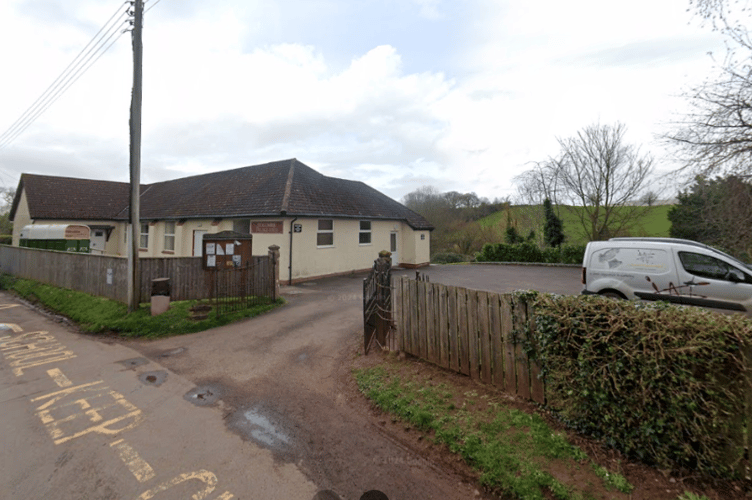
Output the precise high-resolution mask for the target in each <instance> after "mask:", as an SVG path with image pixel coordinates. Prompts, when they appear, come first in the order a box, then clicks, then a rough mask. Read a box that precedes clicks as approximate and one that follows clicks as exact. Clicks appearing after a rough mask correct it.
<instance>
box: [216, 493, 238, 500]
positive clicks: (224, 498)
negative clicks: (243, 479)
mask: <svg viewBox="0 0 752 500" xmlns="http://www.w3.org/2000/svg"><path fill="white" fill-rule="evenodd" d="M232 498H235V495H233V494H232V493H230V492H229V491H225V492H224V493H222V494H221V495H219V496H218V497H217V498H216V499H215V500H231V499H232Z"/></svg>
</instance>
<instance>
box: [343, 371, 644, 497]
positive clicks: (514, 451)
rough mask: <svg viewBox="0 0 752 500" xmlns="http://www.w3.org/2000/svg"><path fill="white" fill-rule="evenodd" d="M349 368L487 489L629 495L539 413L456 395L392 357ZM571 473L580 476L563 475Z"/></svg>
mask: <svg viewBox="0 0 752 500" xmlns="http://www.w3.org/2000/svg"><path fill="white" fill-rule="evenodd" d="M354 375H355V379H356V381H357V384H358V388H359V389H360V391H361V392H362V393H363V394H365V395H366V397H368V398H369V399H371V400H372V401H373V402H374V403H375V404H376V405H377V406H378V407H379V408H381V409H382V410H384V411H386V412H388V413H391V414H394V415H396V416H397V417H398V418H400V419H401V420H403V421H406V422H409V423H410V424H412V425H413V426H415V427H416V428H418V429H419V430H421V431H423V432H425V433H426V434H428V435H431V436H432V438H433V440H434V442H436V443H439V444H444V445H446V446H447V447H448V448H449V450H450V451H452V452H453V453H457V454H460V455H461V456H462V457H463V458H464V460H465V461H466V462H467V463H468V464H469V465H470V466H472V467H473V468H474V469H476V470H477V471H478V472H479V473H480V482H481V484H482V485H484V486H485V487H487V488H488V489H489V490H491V491H494V492H496V493H501V494H504V495H509V496H513V497H515V498H521V499H526V500H535V499H541V500H542V499H546V498H550V496H551V495H553V496H554V497H555V498H559V499H572V500H576V499H583V500H584V499H596V498H612V496H613V493H615V492H617V491H618V492H621V493H625V494H628V493H629V492H630V491H632V489H633V487H632V485H630V484H629V482H628V481H627V480H626V479H625V478H624V477H623V476H621V475H620V474H618V473H614V472H609V471H607V470H606V469H604V468H603V467H600V466H599V465H597V464H595V463H594V462H592V461H591V460H590V459H589V458H588V456H587V454H585V453H584V452H583V451H582V450H581V449H579V448H578V447H576V446H574V445H572V444H570V443H569V441H568V440H567V438H566V436H565V435H564V434H563V433H560V432H556V431H554V430H553V429H551V427H549V425H548V424H547V423H546V422H545V421H544V420H543V418H542V417H540V416H539V415H535V414H529V413H526V412H523V411H520V410H518V409H516V408H511V407H508V406H506V405H504V404H503V403H501V402H498V401H490V400H488V398H487V397H486V396H480V398H479V397H478V394H477V393H476V392H474V391H469V392H465V393H461V394H457V392H458V390H457V389H456V388H454V387H452V386H451V385H448V384H447V383H440V384H435V385H433V382H431V381H428V380H420V379H409V378H405V377H402V376H400V374H399V372H398V368H396V367H394V366H393V365H390V364H382V365H379V366H375V367H372V368H363V369H359V370H355V372H354ZM481 399H483V401H481ZM460 401H461V403H460ZM480 403H482V404H480ZM574 476H577V477H578V478H579V479H578V480H577V481H567V478H572V477H574ZM583 477H585V478H587V479H586V480H585V481H584V482H583V481H582V478H583ZM583 484H584V485H585V486H583Z"/></svg>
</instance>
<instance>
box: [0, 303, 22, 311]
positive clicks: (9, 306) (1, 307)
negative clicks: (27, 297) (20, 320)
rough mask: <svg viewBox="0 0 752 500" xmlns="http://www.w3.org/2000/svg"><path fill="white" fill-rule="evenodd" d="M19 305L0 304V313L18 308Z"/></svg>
mask: <svg viewBox="0 0 752 500" xmlns="http://www.w3.org/2000/svg"><path fill="white" fill-rule="evenodd" d="M18 306H19V304H0V311H2V310H3V309H10V308H11V307H18Z"/></svg>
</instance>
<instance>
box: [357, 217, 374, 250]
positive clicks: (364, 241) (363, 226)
mask: <svg viewBox="0 0 752 500" xmlns="http://www.w3.org/2000/svg"><path fill="white" fill-rule="evenodd" d="M358 243H359V244H361V245H370V244H371V221H370V220H362V221H360V233H358Z"/></svg>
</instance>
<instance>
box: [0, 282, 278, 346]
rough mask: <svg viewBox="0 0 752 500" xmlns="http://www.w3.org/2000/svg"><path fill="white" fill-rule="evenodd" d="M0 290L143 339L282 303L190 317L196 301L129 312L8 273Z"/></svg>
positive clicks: (81, 322)
mask: <svg viewBox="0 0 752 500" xmlns="http://www.w3.org/2000/svg"><path fill="white" fill-rule="evenodd" d="M0 289H2V290H8V291H11V292H13V293H15V294H17V295H19V296H20V297H23V298H24V299H26V300H29V301H31V302H33V303H36V304H39V305H41V306H43V307H45V308H46V309H49V310H51V311H54V312H56V313H58V314H60V315H62V316H65V317H67V318H69V319H70V320H71V321H73V322H75V323H76V324H78V326H79V327H80V328H81V330H83V331H84V332H88V333H117V334H119V335H122V336H125V337H145V338H158V337H168V336H172V335H181V334H185V333H193V332H199V331H203V330H208V329H210V328H215V327H218V326H222V325H226V324H229V323H232V322H235V321H238V320H240V319H243V318H251V317H254V316H258V315H259V314H261V313H264V312H266V311H269V310H271V309H274V308H275V307H278V306H280V305H281V304H283V303H284V301H283V300H282V299H279V300H278V301H277V302H275V303H272V304H265V305H259V306H254V307H250V308H248V309H245V310H243V311H238V312H235V313H232V314H228V315H225V316H222V317H220V318H217V317H216V315H215V314H210V315H209V317H208V318H206V319H203V320H193V319H191V317H190V316H191V313H190V308H191V307H192V306H194V305H195V304H197V303H198V301H180V302H172V303H171V304H170V309H169V310H168V311H167V312H165V313H164V314H160V315H159V316H152V315H151V306H150V305H149V304H141V306H140V307H139V309H138V310H137V311H134V312H133V313H130V314H129V313H128V308H127V307H126V305H125V304H123V303H121V302H116V301H114V300H109V299H105V298H102V297H94V296H92V295H89V294H86V293H82V292H76V291H73V290H67V289H64V288H58V287H54V286H51V285H45V284H43V283H38V282H36V281H32V280H25V279H18V278H14V277H12V276H8V275H2V276H0Z"/></svg>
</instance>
